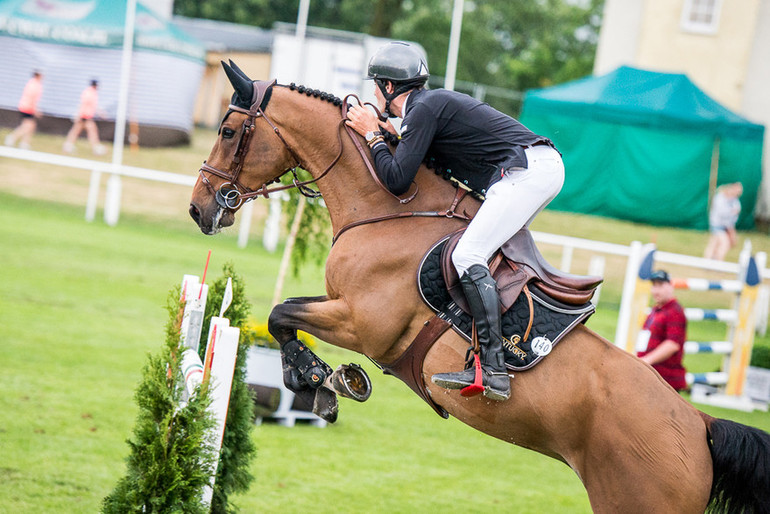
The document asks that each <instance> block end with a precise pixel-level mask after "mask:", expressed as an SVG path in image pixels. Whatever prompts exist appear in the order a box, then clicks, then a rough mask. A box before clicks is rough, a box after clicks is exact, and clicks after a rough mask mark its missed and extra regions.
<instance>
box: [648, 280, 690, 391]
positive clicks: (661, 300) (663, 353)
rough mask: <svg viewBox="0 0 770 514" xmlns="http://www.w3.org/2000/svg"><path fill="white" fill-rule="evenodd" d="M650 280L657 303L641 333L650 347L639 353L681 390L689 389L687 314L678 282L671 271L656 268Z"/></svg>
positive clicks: (672, 384)
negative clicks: (677, 290) (677, 293)
mask: <svg viewBox="0 0 770 514" xmlns="http://www.w3.org/2000/svg"><path fill="white" fill-rule="evenodd" d="M650 280H651V281H652V298H653V300H654V301H655V305H654V306H653V308H652V312H650V315H649V316H647V320H646V321H645V322H644V328H643V330H642V331H641V333H640V334H639V336H640V338H643V339H642V341H643V342H644V345H645V347H646V349H645V350H644V351H642V352H639V353H637V356H638V357H639V358H641V359H642V360H643V361H644V362H646V363H647V364H649V365H651V366H652V367H653V369H655V371H657V372H658V373H660V376H661V377H663V380H665V381H666V382H668V383H669V385H671V387H673V388H674V389H676V390H677V391H681V390H683V389H687V381H686V380H685V369H684V366H683V365H682V358H683V357H684V341H685V337H686V333H687V318H685V315H684V309H682V306H681V305H679V302H678V301H677V299H676V297H675V296H674V286H673V284H671V278H670V277H669V275H668V273H667V272H666V271H663V270H657V271H654V272H653V273H652V275H651V276H650ZM645 339H646V341H644V340H645Z"/></svg>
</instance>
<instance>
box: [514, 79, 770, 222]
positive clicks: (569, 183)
mask: <svg viewBox="0 0 770 514" xmlns="http://www.w3.org/2000/svg"><path fill="white" fill-rule="evenodd" d="M521 121H522V123H524V124H525V125H526V126H527V127H529V128H530V129H531V130H533V131H534V132H536V133H538V134H542V135H545V136H548V137H550V138H551V139H552V140H553V141H554V143H555V144H556V146H557V147H558V149H559V150H560V151H561V152H562V153H563V155H564V163H565V167H566V179H565V182H564V187H563V188H562V191H561V193H559V195H558V196H557V197H556V198H555V199H554V200H553V201H552V202H551V204H550V207H551V208H553V209H557V210H563V211H569V212H581V213H588V214H596V215H600V216H607V217H612V218H619V219H626V220H631V221H637V222H642V223H650V224H654V225H667V226H675V227H683V228H693V229H706V228H708V207H709V199H710V198H711V196H712V195H713V192H714V189H715V188H716V187H717V186H718V185H721V184H725V183H729V182H741V183H742V184H743V187H744V193H743V196H742V197H741V204H742V211H741V217H740V219H739V221H738V227H739V228H742V229H749V228H751V227H753V225H754V217H753V212H754V206H755V204H756V200H757V192H758V190H759V183H760V180H761V177H762V139H763V135H764V127H763V126H762V125H757V124H754V123H751V122H749V121H747V120H746V119H744V118H742V117H740V116H738V115H737V114H735V113H733V112H731V111H730V110H728V109H726V108H725V107H723V106H722V105H720V104H719V103H717V102H716V101H715V100H713V99H712V98H710V97H709V96H708V95H706V94H705V93H704V92H703V91H701V90H700V89H698V87H697V86H695V84H693V83H692V82H691V81H690V80H689V79H688V78H687V77H686V76H685V75H681V74H671V73H657V72H652V71H645V70H639V69H635V68H631V67H626V66H623V67H620V68H618V69H617V70H615V71H613V72H612V73H609V74H607V75H603V76H600V77H588V78H585V79H581V80H577V81H574V82H569V83H566V84H562V85H559V86H555V87H551V88H547V89H539V90H533V91H529V92H528V93H527V95H526V96H525V99H524V106H523V108H522V115H521Z"/></svg>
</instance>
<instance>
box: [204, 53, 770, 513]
mask: <svg viewBox="0 0 770 514" xmlns="http://www.w3.org/2000/svg"><path fill="white" fill-rule="evenodd" d="M222 64H223V66H224V68H225V72H226V74H227V76H228V78H229V79H230V82H231V84H232V85H233V87H234V89H235V93H234V95H233V104H232V105H231V106H230V109H229V110H228V113H227V114H226V115H225V117H224V119H223V121H222V123H221V125H220V129H219V135H218V138H217V140H216V142H215V144H214V147H213V149H212V150H211V153H210V155H209V157H208V159H207V160H206V161H204V164H203V166H202V168H201V169H200V171H199V178H198V180H197V183H196V184H195V186H194V189H193V192H192V199H191V202H190V214H191V216H192V218H193V219H194V221H195V222H196V223H197V225H198V226H199V228H200V230H201V231H202V232H203V233H204V234H208V235H212V234H216V233H217V232H219V231H220V230H221V229H222V228H223V227H227V226H230V225H232V224H233V222H234V218H235V214H236V212H237V210H238V209H239V208H240V206H241V205H242V203H243V202H244V201H248V200H253V199H255V198H257V197H258V196H265V197H266V196H268V194H269V193H270V192H272V191H276V190H280V189H284V188H286V187H299V188H301V190H302V191H304V192H305V194H312V193H311V192H310V189H309V188H310V184H309V183H311V182H312V183H313V186H314V187H317V189H318V192H320V194H321V195H322V196H323V199H324V201H325V203H326V206H327V208H328V211H329V216H330V219H331V227H332V230H333V232H334V234H335V238H334V243H333V245H332V247H331V249H330V251H329V254H328V258H327V261H326V269H325V281H326V294H325V295H322V296H317V297H303V298H290V299H287V300H286V301H284V302H283V303H281V304H278V305H276V306H275V307H274V308H273V310H272V312H271V314H270V316H269V323H268V326H269V330H270V332H271V334H272V335H273V336H274V337H275V338H276V340H278V342H279V343H280V344H281V348H282V355H283V360H284V378H285V382H286V385H287V387H289V388H290V389H293V390H294V391H295V392H296V393H297V394H298V395H300V396H301V397H304V398H307V399H309V400H310V401H311V402H312V404H313V405H314V407H313V408H314V412H316V413H317V414H319V415H320V416H321V417H324V418H325V419H327V420H329V421H334V420H335V419H336V415H337V411H336V393H335V390H336V391H337V392H340V393H341V394H342V392H341V391H340V390H339V389H338V388H332V387H331V386H330V385H329V383H328V381H327V382H324V383H323V384H318V383H314V381H318V380H319V379H318V376H316V375H317V374H318V373H320V374H322V375H323V374H324V370H326V369H327V368H328V366H326V365H325V363H323V361H322V360H321V359H320V358H319V357H318V356H316V355H315V354H312V352H310V350H309V349H307V348H302V347H299V348H298V347H297V344H296V343H295V342H294V341H296V333H297V330H302V331H305V332H307V333H309V334H312V335H313V336H315V337H317V338H319V339H321V340H323V341H325V342H327V343H330V344H332V345H336V346H339V347H342V348H346V349H349V350H353V351H355V352H358V353H360V354H363V355H365V356H368V357H369V358H371V359H373V360H375V361H377V362H380V363H385V364H388V363H394V362H396V361H397V360H398V359H399V358H400V357H401V356H402V354H404V353H405V352H406V351H407V349H408V348H409V347H410V344H411V343H412V341H413V340H414V339H415V337H416V335H417V334H418V333H419V332H420V331H421V330H422V329H423V327H424V325H425V323H426V320H428V319H430V318H431V316H432V315H433V312H432V311H431V310H430V309H429V307H428V306H426V304H425V303H424V302H423V301H422V299H421V297H420V295H419V293H418V288H417V285H416V283H415V282H416V281H415V276H416V273H417V269H418V266H419V264H420V262H421V259H422V258H423V256H424V255H425V254H426V252H427V251H429V250H430V249H431V247H432V246H433V245H434V244H435V242H436V241H438V240H439V239H440V238H442V237H444V236H446V235H447V234H450V233H452V232H454V231H457V230H458V229H461V228H463V227H464V226H465V225H466V223H467V218H469V217H471V216H472V215H473V213H475V211H476V210H477V209H478V207H479V205H480V203H479V200H478V199H475V198H473V197H472V196H470V195H465V196H462V195H458V194H457V191H458V190H457V189H456V188H455V187H454V186H453V184H451V183H450V182H448V181H447V180H445V179H444V177H442V176H439V175H438V174H436V173H435V172H433V171H432V170H430V169H428V168H425V167H423V168H421V169H420V170H419V172H418V173H417V176H416V178H415V183H414V185H413V190H414V191H415V192H416V194H415V193H414V192H413V193H411V194H410V198H394V196H393V195H392V194H390V193H389V192H388V191H387V190H385V189H384V188H383V187H381V184H379V183H378V180H377V177H376V173H373V172H372V171H371V170H370V169H369V168H371V164H370V163H369V164H367V160H368V155H367V153H366V152H365V151H364V150H363V149H365V147H362V145H361V143H362V139H361V138H360V137H359V136H357V135H355V134H352V133H349V132H348V133H346V130H345V125H344V109H342V108H341V104H343V103H344V102H342V101H341V100H340V99H338V98H336V97H333V96H331V95H328V94H326V93H322V92H319V91H316V90H311V89H309V88H304V87H302V86H299V87H297V86H295V85H294V84H292V85H290V86H285V85H279V84H276V83H275V81H273V82H271V83H268V82H264V81H252V80H251V79H249V78H248V77H247V76H246V74H245V73H243V72H242V71H241V70H240V69H238V67H237V66H236V65H235V64H233V63H232V61H231V62H230V65H227V64H226V63H224V62H223V63H222ZM346 100H347V99H346ZM342 107H344V105H343V106H342ZM362 148H363V149H362ZM298 166H300V167H302V168H303V169H305V170H307V172H309V173H310V175H311V176H312V179H310V180H308V181H304V182H301V181H299V179H297V178H296V177H295V179H294V181H293V184H291V185H289V186H270V187H268V186H269V184H272V183H274V182H275V181H277V180H278V179H279V178H280V177H281V176H282V175H284V174H285V173H287V172H288V171H291V170H293V169H295V168H296V167H298ZM271 187H272V189H271ZM458 198H459V200H458ZM410 199H411V202H409V203H407V201H408V200H410ZM415 213H417V214H415ZM420 213H424V214H425V215H419V214H420ZM429 213H434V214H436V215H428V214H429ZM467 346H468V342H467V341H466V340H465V339H463V338H461V337H460V336H459V335H457V334H456V333H455V332H454V331H452V330H449V331H446V332H443V333H442V334H441V335H440V337H438V339H437V340H436V342H435V343H434V344H433V345H432V346H431V347H430V348H429V349H428V350H427V352H426V353H425V355H424V358H423V359H422V361H421V362H419V361H417V362H416V364H417V366H418V368H417V369H418V373H419V374H420V376H421V378H422V380H423V383H424V387H425V389H426V390H427V392H428V394H429V396H430V400H431V401H433V402H435V404H437V405H438V406H439V407H440V408H441V409H443V410H444V411H445V413H447V414H448V415H451V416H454V417H455V418H457V419H459V420H461V421H462V422H464V423H466V424H468V425H470V426H471V427H473V428H475V429H476V430H479V431H481V432H483V433H485V434H488V435H490V436H492V437H496V438H498V439H501V440H503V441H506V442H509V443H511V444H516V445H519V446H522V447H525V448H528V449H530V450H533V451H536V452H539V453H541V454H543V455H546V456H548V457H551V458H554V459H557V460H559V461H561V462H563V463H565V464H566V465H568V466H569V467H570V468H572V469H573V470H574V472H575V473H576V474H577V475H578V477H579V478H580V480H581V481H582V483H583V484H584V487H585V489H586V491H587V493H588V497H589V501H590V504H591V507H592V509H593V510H594V511H595V512H598V513H603V512H612V513H615V512H624V513H631V512H644V513H647V512H677V513H695V512H704V510H705V509H706V508H707V506H708V507H709V508H710V509H714V510H719V511H726V512H757V513H758V512H768V509H770V486H768V484H770V435H768V434H767V433H765V432H763V431H761V430H758V429H756V428H753V427H748V426H744V425H741V424H738V423H734V422H732V421H729V420H722V419H715V418H712V417H710V416H708V415H706V414H704V413H702V412H700V411H698V410H697V409H695V408H694V407H693V406H692V405H691V404H690V403H688V402H687V401H686V400H685V399H684V398H682V397H681V396H680V395H679V394H678V393H677V392H676V391H674V390H673V389H672V388H671V387H670V386H669V385H668V384H667V383H666V382H664V381H663V379H662V378H661V377H660V375H658V374H657V372H655V371H654V370H653V369H652V368H651V367H650V366H649V365H647V364H645V363H643V362H642V361H641V360H639V359H637V358H636V357H635V356H633V355H630V354H628V353H627V352H625V351H623V350H621V349H619V348H618V347H616V346H615V345H613V344H612V343H610V342H609V341H607V340H606V339H604V338H602V337H601V336H599V335H597V334H596V333H594V332H593V331H592V330H591V329H589V328H588V327H586V326H585V325H584V324H578V325H577V326H576V327H575V328H574V329H573V330H571V331H570V332H569V333H568V334H567V335H566V336H565V337H564V338H563V340H561V342H559V344H558V345H556V346H554V348H553V350H552V351H551V353H550V354H549V355H547V357H546V358H545V359H544V360H543V361H542V363H540V364H538V365H537V366H535V367H533V368H532V369H529V370H527V371H525V372H520V373H516V375H515V377H513V378H512V396H511V398H510V399H509V400H507V401H504V402H492V401H489V400H488V399H486V398H484V397H483V396H481V395H479V396H474V397H464V396H462V395H461V394H460V392H459V391H448V390H445V389H442V388H439V387H438V386H436V385H434V384H432V383H431V381H430V377H431V376H432V375H433V374H435V373H440V372H446V371H449V370H456V369H461V368H462V366H463V365H464V363H465V360H466V349H467ZM303 359H304V360H303ZM300 369H301V371H298V370H300Z"/></svg>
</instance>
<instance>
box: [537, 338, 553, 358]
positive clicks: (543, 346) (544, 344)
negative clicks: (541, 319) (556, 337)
mask: <svg viewBox="0 0 770 514" xmlns="http://www.w3.org/2000/svg"><path fill="white" fill-rule="evenodd" d="M552 349H553V343H552V342H551V340H550V339H548V338H547V337H543V336H540V337H536V338H534V339H533V340H532V351H533V352H534V353H535V355H537V356H538V357H542V356H544V355H548V354H549V353H551V350H552Z"/></svg>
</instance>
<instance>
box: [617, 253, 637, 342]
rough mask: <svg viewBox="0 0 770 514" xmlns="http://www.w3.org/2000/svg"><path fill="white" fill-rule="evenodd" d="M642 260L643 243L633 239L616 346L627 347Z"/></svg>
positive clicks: (619, 316)
mask: <svg viewBox="0 0 770 514" xmlns="http://www.w3.org/2000/svg"><path fill="white" fill-rule="evenodd" d="M641 261H642V243H640V242H639V241H632V242H631V245H630V247H629V252H628V261H627V263H626V276H625V278H624V279H623V296H621V298H620V311H619V312H618V326H617V327H616V328H615V346H619V347H620V348H623V349H625V347H626V340H627V339H628V324H629V323H630V322H631V314H632V313H631V303H632V301H633V299H634V289H636V276H637V274H638V273H639V265H640V264H641Z"/></svg>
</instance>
